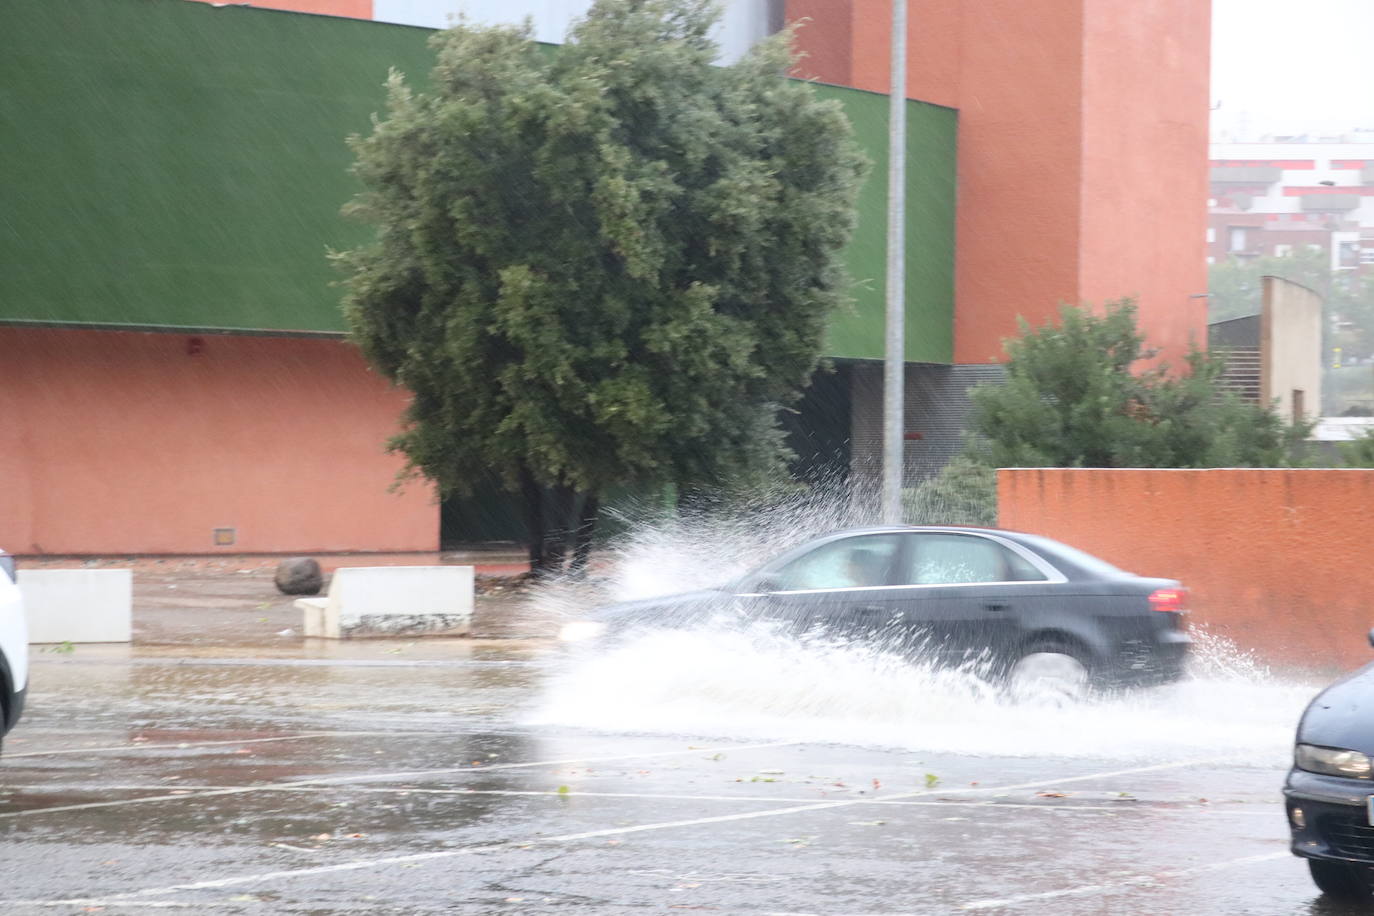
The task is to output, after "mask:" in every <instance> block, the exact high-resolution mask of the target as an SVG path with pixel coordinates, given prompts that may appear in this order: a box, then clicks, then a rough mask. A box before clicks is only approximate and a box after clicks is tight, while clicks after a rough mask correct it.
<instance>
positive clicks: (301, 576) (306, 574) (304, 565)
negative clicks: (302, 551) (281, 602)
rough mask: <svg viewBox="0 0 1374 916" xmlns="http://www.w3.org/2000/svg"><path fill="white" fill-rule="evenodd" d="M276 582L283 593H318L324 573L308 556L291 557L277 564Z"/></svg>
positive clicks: (322, 584) (322, 583)
mask: <svg viewBox="0 0 1374 916" xmlns="http://www.w3.org/2000/svg"><path fill="white" fill-rule="evenodd" d="M276 583H277V590H278V591H279V592H281V593H282V594H283V595H318V594H319V593H320V589H321V588H323V587H324V573H322V572H321V571H320V564H319V563H316V562H315V561H314V560H312V559H311V558H310V557H292V558H291V559H289V560H282V561H281V562H280V563H278V564H277V577H276Z"/></svg>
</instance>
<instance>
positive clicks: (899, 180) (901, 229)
mask: <svg viewBox="0 0 1374 916" xmlns="http://www.w3.org/2000/svg"><path fill="white" fill-rule="evenodd" d="M906 2H907V0H892V86H891V90H890V93H889V96H888V134H887V347H886V353H885V359H884V361H883V521H884V522H885V523H887V524H889V525H894V524H897V523H899V522H900V521H901V520H902V466H903V464H904V460H903V459H904V454H903V453H904V447H903V446H904V443H903V439H902V433H903V424H902V406H903V390H902V388H903V385H904V381H905V374H906V372H905V370H906Z"/></svg>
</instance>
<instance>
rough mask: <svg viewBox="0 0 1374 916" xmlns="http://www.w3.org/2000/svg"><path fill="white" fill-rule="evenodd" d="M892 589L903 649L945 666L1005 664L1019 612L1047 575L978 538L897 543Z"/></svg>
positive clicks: (922, 535)
mask: <svg viewBox="0 0 1374 916" xmlns="http://www.w3.org/2000/svg"><path fill="white" fill-rule="evenodd" d="M903 541H904V543H903V549H902V551H901V554H900V558H899V560H898V564H897V572H896V582H897V584H898V585H900V586H903V587H902V588H900V589H899V591H900V592H901V593H902V595H903V602H902V616H903V620H904V622H905V627H906V631H907V634H908V636H907V639H908V644H909V645H910V646H911V647H912V649H913V650H914V651H915V652H916V653H917V654H926V655H928V656H929V657H930V658H931V659H932V660H938V661H941V662H944V663H945V664H961V663H965V662H976V661H978V660H980V659H993V658H999V657H1002V656H1005V655H1006V653H1007V652H1008V651H1009V650H1010V648H1011V647H1013V646H1014V645H1015V644H1016V643H1017V641H1018V639H1019V635H1020V630H1021V625H1020V606H1021V605H1022V604H1023V603H1024V602H1025V601H1026V600H1027V595H1028V593H1029V592H1031V591H1033V590H1034V589H1033V588H1028V587H1027V586H1028V585H1029V584H1030V583H1033V582H1043V581H1046V580H1047V579H1048V578H1049V576H1048V575H1047V573H1046V572H1045V571H1044V570H1043V569H1041V568H1039V567H1038V566H1037V565H1036V564H1034V563H1032V562H1031V561H1030V560H1029V559H1027V558H1026V557H1025V556H1023V555H1022V554H1021V553H1020V552H1019V551H1017V550H1016V549H1014V548H1013V547H1012V546H1011V545H1010V544H1008V543H1004V542H1002V541H1001V540H998V539H995V538H992V537H989V536H987V535H983V534H979V533H976V532H953V531H950V532H915V533H910V534H907V535H904V536H903Z"/></svg>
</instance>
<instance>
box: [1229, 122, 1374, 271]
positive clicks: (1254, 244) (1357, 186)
mask: <svg viewBox="0 0 1374 916" xmlns="http://www.w3.org/2000/svg"><path fill="white" fill-rule="evenodd" d="M1210 166H1211V171H1210V176H1209V178H1210V183H1211V196H1210V199H1209V201H1208V204H1209V207H1208V209H1209V213H1208V226H1207V260H1208V262H1209V263H1216V262H1220V261H1222V260H1224V259H1226V258H1256V257H1284V256H1286V255H1290V254H1293V253H1294V252H1296V251H1301V250H1303V249H1310V248H1317V249H1320V250H1322V251H1324V252H1326V254H1327V256H1328V257H1329V259H1330V264H1331V269H1332V270H1337V271H1355V272H1363V271H1367V270H1369V269H1370V267H1371V265H1374V138H1370V137H1366V136H1361V135H1359V134H1351V135H1348V136H1347V135H1337V136H1313V137H1311V138H1309V137H1306V136H1302V137H1285V138H1282V139H1281V140H1279V139H1275V140H1269V141H1264V142H1256V143H1217V144H1213V145H1212V152H1211V162H1210Z"/></svg>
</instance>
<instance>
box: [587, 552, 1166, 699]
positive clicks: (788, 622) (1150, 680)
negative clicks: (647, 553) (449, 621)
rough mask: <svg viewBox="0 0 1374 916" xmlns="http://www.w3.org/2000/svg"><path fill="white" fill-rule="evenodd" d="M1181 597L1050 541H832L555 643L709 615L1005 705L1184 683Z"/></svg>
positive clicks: (624, 608)
mask: <svg viewBox="0 0 1374 916" xmlns="http://www.w3.org/2000/svg"><path fill="white" fill-rule="evenodd" d="M1186 598H1187V591H1186V589H1184V588H1183V586H1182V585H1181V584H1180V583H1179V582H1177V581H1175V580H1173V579H1154V578H1145V577H1142V576H1136V575H1133V574H1131V573H1127V572H1123V571H1122V570H1120V569H1117V568H1116V567H1114V566H1112V565H1111V564H1109V563H1107V562H1105V561H1103V560H1100V559H1098V558H1096V557H1093V556H1090V555H1089V554H1086V553H1084V552H1083V551H1081V550H1078V549H1076V548H1073V547H1070V546H1068V545H1066V544H1061V543H1059V542H1057V541H1053V540H1050V539H1049V538H1045V537H1040V536H1037V535H1031V534H1021V533H1018V532H1012V531H1002V530H997V529H990V528H958V527H934V526H896V527H883V528H863V529H854V530H847V531H840V532H835V533H832V534H828V535H826V536H824V537H820V538H817V539H815V540H813V541H809V542H808V543H806V544H803V545H801V546H800V547H797V548H795V549H793V550H791V551H788V552H787V553H785V554H783V555H782V556H780V557H778V558H776V559H775V560H773V561H771V562H769V563H767V564H765V565H763V566H762V567H760V568H758V569H756V570H754V571H753V572H750V573H747V574H746V575H744V576H743V577H741V578H740V579H738V580H736V581H734V582H731V583H729V584H727V585H723V586H720V587H718V588H713V589H707V590H704V591H698V592H691V593H687V594H682V595H673V596H669V597H664V598H654V599H650V600H645V601H635V602H627V603H622V604H616V605H611V606H609V607H605V608H602V609H600V610H598V611H596V612H594V613H592V614H591V615H589V616H588V617H587V618H586V619H583V620H577V621H572V622H569V623H568V624H566V625H565V626H564V627H563V629H562V631H561V633H560V639H562V640H563V641H564V642H565V643H573V642H580V641H584V640H588V639H597V638H603V637H608V636H621V635H624V634H625V633H626V632H628V631H630V630H632V629H633V628H637V627H682V626H691V625H694V624H698V623H702V622H704V621H707V620H710V619H712V618H714V617H717V616H719V615H721V614H727V615H733V616H737V617H740V618H743V619H745V620H764V621H773V622H775V623H776V624H777V625H779V626H782V627H784V628H786V629H788V630H790V631H792V632H795V633H798V634H814V633H823V634H824V635H825V636H827V637H831V638H843V639H847V640H853V641H863V642H866V643H872V644H875V645H877V646H878V647H880V648H882V649H884V650H888V651H895V652H899V653H901V654H904V655H907V656H910V657H913V658H918V659H921V660H923V661H933V662H936V663H939V664H943V665H955V666H958V665H967V666H970V667H971V668H973V669H974V670H976V671H977V672H978V673H980V674H982V675H984V676H987V677H989V678H990V679H993V680H996V681H999V682H1002V683H1005V684H1006V685H1008V686H1009V688H1010V689H1011V690H1012V692H1013V694H1035V693H1042V692H1044V691H1046V690H1050V691H1058V692H1061V693H1071V694H1078V693H1080V692H1082V691H1083V690H1084V689H1085V688H1086V687H1089V686H1092V687H1106V688H1110V687H1122V686H1144V685H1150V684H1161V683H1167V682H1169V681H1173V680H1177V679H1178V678H1179V677H1181V676H1182V673H1183V667H1184V662H1185V660H1186V658H1187V654H1188V649H1189V645H1190V643H1191V640H1190V638H1189V636H1188V634H1187V632H1186V629H1185V626H1184V617H1183V615H1184V612H1185V610H1186Z"/></svg>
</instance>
